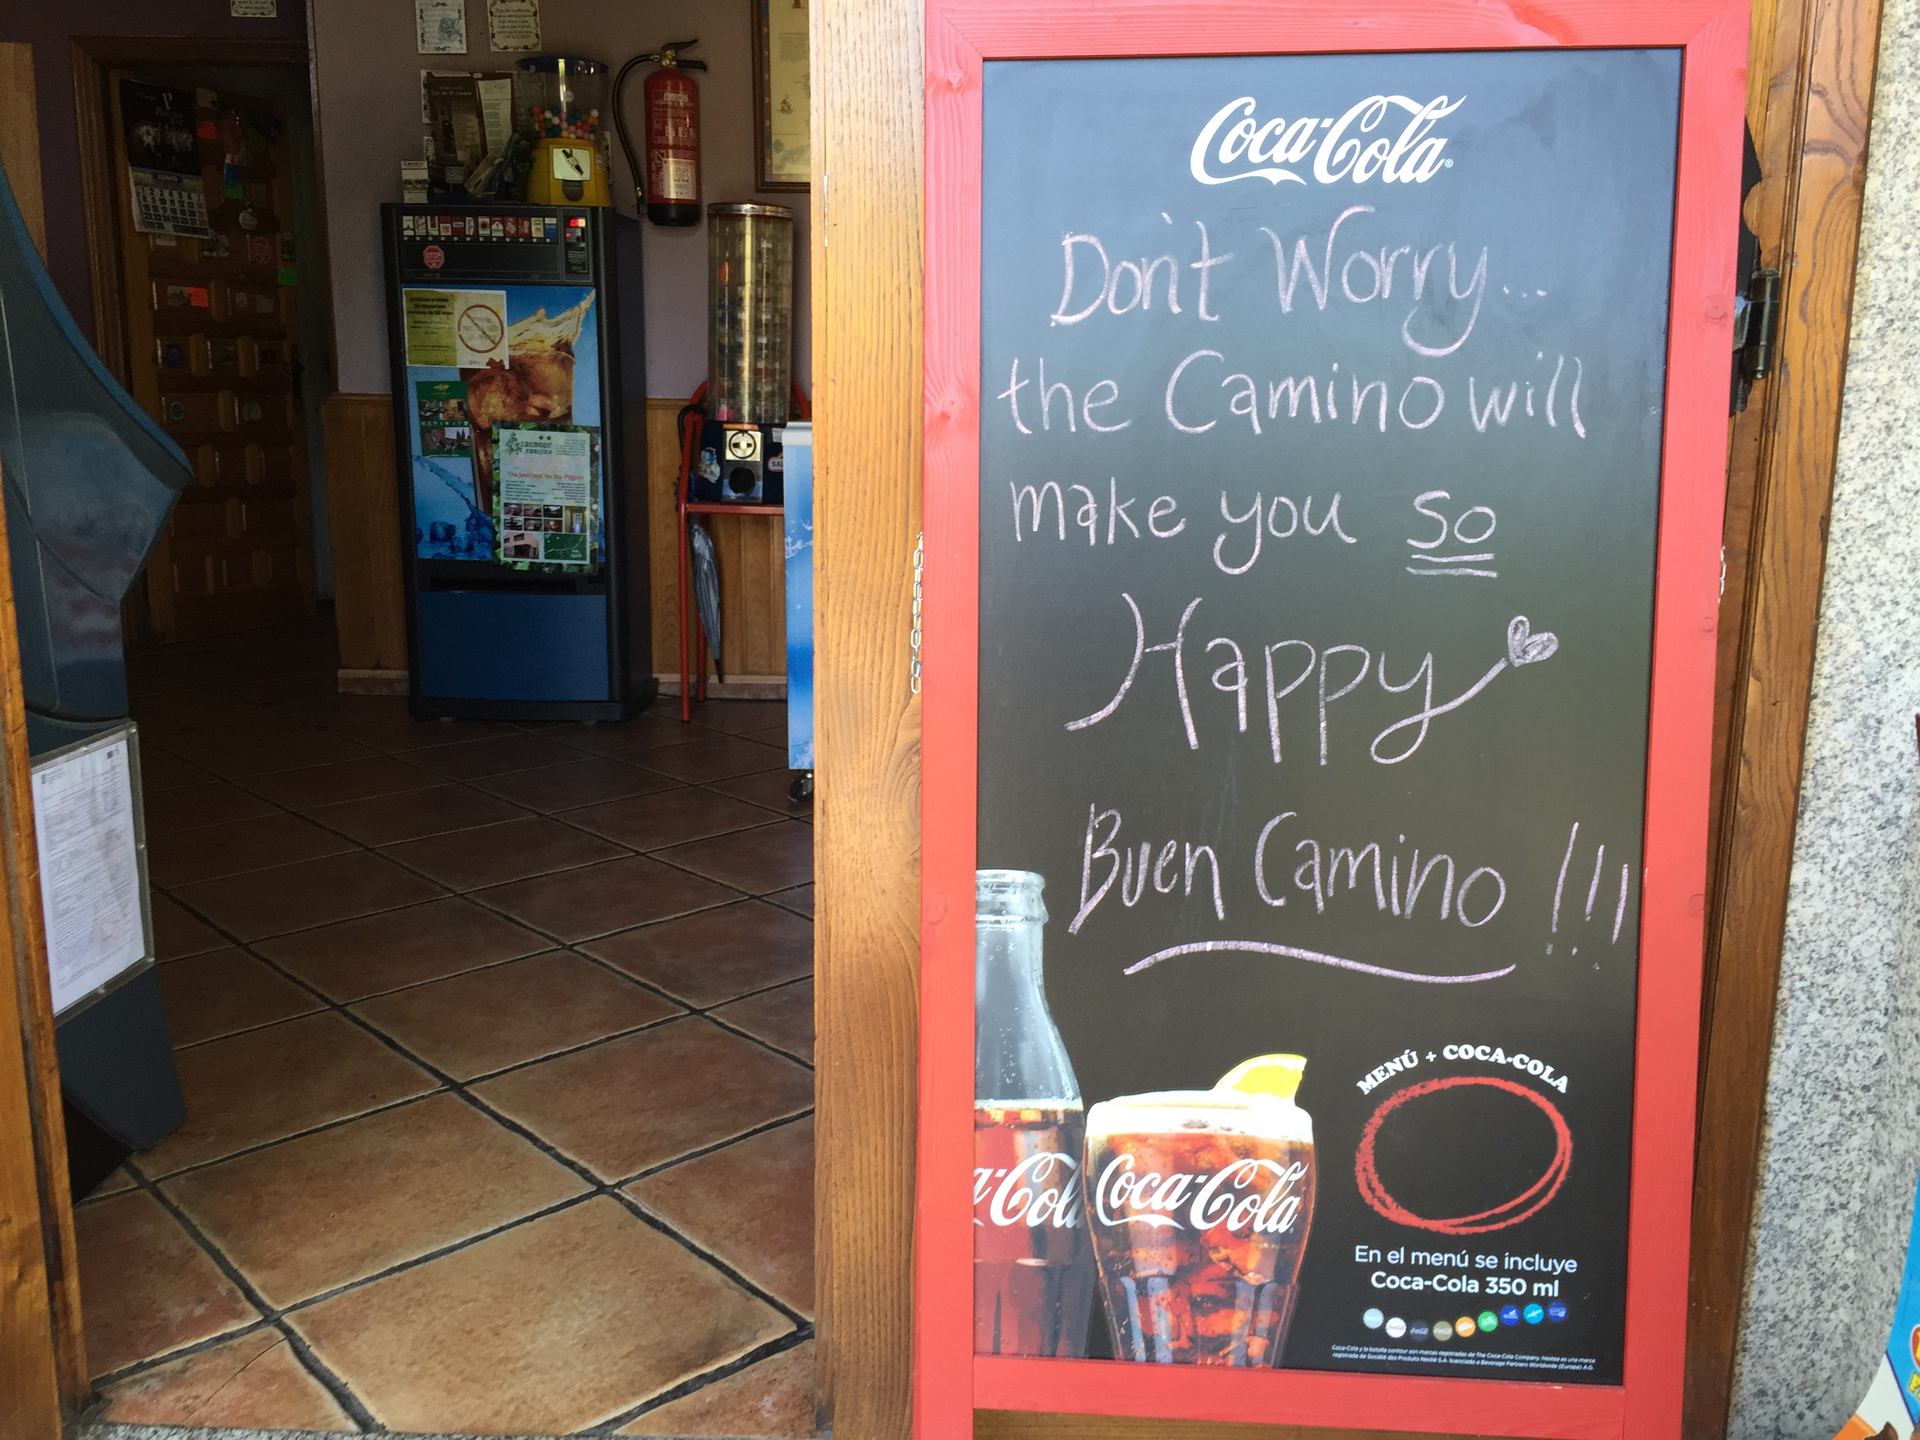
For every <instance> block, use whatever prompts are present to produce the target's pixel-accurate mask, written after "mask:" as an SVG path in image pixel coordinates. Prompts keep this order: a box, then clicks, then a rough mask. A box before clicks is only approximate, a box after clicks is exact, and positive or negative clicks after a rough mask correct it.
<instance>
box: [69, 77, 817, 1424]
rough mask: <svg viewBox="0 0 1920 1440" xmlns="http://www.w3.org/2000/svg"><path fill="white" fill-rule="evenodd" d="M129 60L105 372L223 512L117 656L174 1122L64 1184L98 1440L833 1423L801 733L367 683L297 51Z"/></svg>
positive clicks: (731, 716)
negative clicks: (130, 114) (205, 216)
mask: <svg viewBox="0 0 1920 1440" xmlns="http://www.w3.org/2000/svg"><path fill="white" fill-rule="evenodd" d="M111 43H112V44H113V45H117V46H119V47H120V50H119V51H112V50H110V49H108V48H107V46H106V42H101V43H100V44H99V45H95V43H94V42H82V45H81V46H80V47H79V48H80V49H82V50H83V52H84V62H83V63H84V64H87V65H91V66H92V67H93V70H92V74H93V76H94V78H95V79H96V80H97V81H98V82H99V83H98V84H97V85H96V86H94V87H93V90H91V91H89V90H84V89H83V92H82V93H96V92H97V93H98V94H99V96H100V99H101V106H100V113H99V114H98V115H97V116H94V117H93V123H95V124H97V125H98V127H99V132H98V133H97V134H96V135H95V136H94V141H95V143H94V145H93V147H92V152H93V156H94V159H95V160H96V161H99V160H100V158H101V157H103V156H104V157H105V161H104V163H105V165H106V167H107V168H106V171H105V173H104V174H103V175H96V176H95V177H93V179H92V180H91V181H90V183H89V193H90V196H93V197H94V198H96V199H97V198H99V197H105V201H110V202H112V203H113V204H114V205H116V206H119V207H120V208H119V209H118V210H111V209H105V208H103V204H104V202H103V203H101V204H90V206H89V219H90V230H91V231H93V232H94V234H93V243H94V244H95V246H96V247H97V246H99V245H100V243H101V239H102V237H103V236H105V237H110V241H109V244H108V251H107V259H106V262H104V263H105V265H106V268H109V269H110V270H111V271H112V275H111V277H110V278H111V280H112V287H110V288H109V290H108V293H109V294H114V293H117V296H118V299H117V301H116V302H115V303H110V304H101V303H99V297H100V293H101V285H100V284H99V283H97V284H96V311H97V313H98V314H99V315H100V316H101V325H102V329H103V332H104V331H105V330H106V329H107V328H108V326H109V322H111V323H112V325H113V327H114V329H115V335H114V336H106V335H104V334H103V338H102V343H101V348H102V351H103V354H105V355H106V358H107V359H108V363H109V365H110V367H113V368H116V369H118V370H119V372H120V373H121V374H122V375H123V376H124V377H126V378H127V379H128V380H129V382H130V384H129V388H130V389H132V390H133V393H134V394H135V395H136V397H137V398H139V399H141V400H142V402H143V404H146V405H147V406H148V408H149V411H150V413H152V414H154V416H155V418H156V419H157V420H159V421H160V423H161V424H162V425H163V426H164V427H166V428H168V429H169V430H170V432H172V433H174V434H175V436H176V438H177V439H179V440H180V441H181V443H182V446H183V448H184V449H186V451H187V453H188V455H189V457H190V458H191V459H193V460H194V462H195V472H196V473H195V480H196V483H195V485H194V486H193V487H191V488H190V491H189V495H188V497H186V498H185V499H183V503H182V505H181V507H180V508H179V510H178V511H177V512H176V519H175V521H174V522H173V525H172V527H171V530H170V533H169V535H168V537H167V539H166V540H165V541H164V542H163V545H162V549H161V551H160V552H159V553H158V554H156V557H155V559H154V561H153V563H152V565H151V567H150V574H149V577H148V583H147V584H146V586H145V587H144V589H143V590H141V591H140V592H139V594H138V595H136V597H135V598H134V601H133V603H132V604H131V605H130V607H129V609H130V611H131V612H132V614H131V615H130V619H131V620H132V622H133V624H132V625H131V626H130V641H131V643H130V645H129V654H128V679H129V692H130V696H131V709H132V715H133V718H134V719H135V721H136V722H137V723H138V725H139V728H140V743H141V759H142V769H143V782H144V792H145V793H144V799H145V818H146V825H147V835H148V857H149V870H150V882H151V890H152V906H153V916H154V926H155V934H156V943H157V951H158V957H159V961H160V964H159V969H158V975H159V983H160V990H161V993H162V995H163V997H164V1001H165V1006H166V1011H167V1018H168V1024H169V1027H170V1030H171V1041H172V1046H173V1053H174V1060H175V1065H176V1067H177V1070H178V1072H179V1076H180V1081H181V1087H182V1091H183V1093H184V1095H185V1099H186V1120H185V1123H184V1124H183V1125H181V1126H180V1128H179V1129H177V1130H175V1131H174V1132H173V1133H172V1134H170V1135H168V1136H167V1137H166V1138H165V1139H163V1140H161V1141H160V1142H159V1143H158V1144H156V1145H153V1146H151V1147H149V1148H146V1149H144V1150H140V1151H137V1152H135V1153H133V1154H131V1155H128V1156H127V1157H126V1159H125V1161H124V1163H122V1164H120V1165H119V1166H118V1167H117V1168H114V1169H113V1170H112V1171H111V1173H108V1174H106V1175H105V1176H104V1178H102V1177H101V1175H100V1174H99V1173H98V1172H97V1171H96V1172H95V1173H93V1174H89V1175H77V1176H76V1186H75V1195H74V1199H75V1202H76V1210H75V1222H76V1231H77V1236H78V1248H79V1261H80V1269H81V1289H82V1303H83V1310H84V1315H85V1325H86V1332H85V1340H86V1348H87V1353H88V1357H89V1370H90V1373H91V1375H92V1377H93V1379H94V1381H95V1384H96V1387H97V1390H98V1393H99V1396H100V1407H99V1409H98V1411H97V1413H96V1415H95V1417H94V1418H98V1419H101V1420H108V1421H125V1422H132V1423H148V1424H176V1425H192V1426H205V1427H233V1426H258V1427H271V1428H276V1429H281V1428H288V1429H291V1428H299V1429H314V1430H334V1431H344V1432H351V1431H384V1430H394V1431H405V1430H413V1431H431V1432H440V1433H449V1432H451V1433H458V1432H473V1433H502V1432H511V1433H521V1434H578V1433H593V1434H662V1433H669V1434H727V1435H742V1434H767V1435H794V1436H800V1435H811V1434H812V1433H814V1429H815V1423H814V1422H815V1409H816V1402H815V1388H814V1363H813V1307H814V1296H813V1220H812V1208H811V1198H812V1192H813V1185H812V1176H813V1088H814V1087H813V1073H812V1034H813V1001H812V978H811V976H812V918H811V917H812V831H811V813H810V805H808V804H805V803H801V804H796V803H795V802H793V801H792V800H791V799H790V798H789V794H788V779H789V777H788V772H787V769H786V755H785V711H784V708H783V707H782V706H780V705H779V704H777V703H766V702H751V701H715V702H710V703H707V704H705V705H702V706H700V707H697V708H696V710H695V712H694V716H693V719H692V722H691V723H682V722H680V721H679V720H678V719H677V717H675V716H672V715H669V714H668V713H667V712H666V710H665V709H664V708H662V707H655V709H653V710H651V711H649V712H647V713H643V714H642V715H640V716H639V717H637V718H635V719H633V720H631V721H626V722H621V723H618V724H613V723H605V724H598V725H587V724H558V723H545V722H516V723H507V722H486V721H459V722H454V721H431V720H429V721H420V720H414V719H411V718H410V717H409V716H408V714H407V709H406V702H405V700H404V699H403V698H401V697H398V696H375V695H343V694H340V693H339V691H338V669H339V664H340V660H339V654H338V643H337V636H336V633H335V629H334V625H333V619H332V612H331V606H330V604H329V603H328V602H327V599H326V595H327V590H328V585H327V578H326V577H327V574H328V563H327V561H328V555H329V552H330V550H331V549H332V548H334V547H338V546H342V545H349V544H352V543H354V537H352V536H350V535H339V534H335V535H333V536H332V537H331V538H330V537H329V536H328V533H327V530H326V528H325V518H324V517H325V514H326V507H325V503H324V490H323V487H324V457H323V456H322V455H321V454H320V453H319V452H318V449H317V445H318V437H319V434H320V427H319V423H318V410H317V406H318V402H319V399H321V398H324V395H325V394H326V392H327V391H328V390H330V389H331V382H330V378H329V373H328V365H327V364H326V362H325V356H326V353H327V350H328V349H329V348H330V347H329V346H328V344H327V339H326V322H325V316H326V314H327V307H326V304H325V297H324V294H323V293H321V292H319V291H318V290H316V289H314V288H312V287H314V286H317V285H318V284H320V283H322V282H323V281H324V274H325V267H324V264H323V256H322V251H321V241H320V232H319V229H318V226H317V224H316V223H314V217H316V216H317V214H318V207H319V203H320V201H319V196H318V187H317V184H315V183H311V180H312V176H313V175H314V174H315V170H314V167H313V164H312V145H313V140H312V126H311V110H310V107H309V106H308V103H307V100H306V94H305V80H306V75H305V69H304V65H305V60H304V57H303V56H302V57H299V58H298V59H297V60H296V59H294V58H292V57H286V58H283V59H276V58H274V57H264V58H263V57H262V56H260V55H249V56H245V57H240V58H241V59H245V60H246V61H247V63H246V64H244V65H243V64H241V63H240V59H236V58H235V57H231V56H222V55H220V54H218V53H214V52H215V50H216V49H217V47H214V46H211V45H202V46H200V49H201V51H203V52H205V53H197V54H188V53H182V52H180V51H177V50H172V51H170V50H167V49H166V42H145V41H121V42H111ZM181 43H182V44H184V42H181ZM88 46H94V48H92V49H90V50H89V49H87V47H88ZM140 53H147V54H148V55H149V62H148V63H142V62H140V61H139V60H138V55H139V54H140ZM83 78H84V76H83ZM122 81H129V82H133V83H135V84H145V85H150V86H159V87H164V88H167V89H170V90H173V91H176V92H179V93H181V94H185V93H188V92H191V95H192V103H193V106H194V110H195V112H196V115H198V112H200V111H202V110H206V111H209V112H211V116H212V122H213V126H214V130H215V139H216V140H217V141H219V143H221V144H222V145H223V146H224V145H226V144H227V143H228V139H229V138H231V137H222V136H221V135H220V126H221V121H222V117H223V116H226V115H229V114H232V115H235V116H237V117H238V118H237V119H236V120H234V121H233V122H231V123H230V125H229V129H230V130H232V131H233V134H234V136H236V137H237V138H238V140H239V146H238V153H239V154H240V155H241V157H242V160H241V162H240V163H238V164H237V165H236V166H235V167H234V168H235V170H236V171H237V172H238V173H237V174H234V175H230V176H227V177H224V178H225V179H226V180H227V182H228V183H227V184H226V185H225V187H224V188H225V189H226V190H227V193H226V194H225V195H223V196H220V197H218V199H219V200H220V201H223V202H226V204H227V206H228V208H229V209H230V210H232V211H233V213H234V214H235V215H236V216H237V214H238V213H239V211H240V210H242V209H250V210H252V211H253V212H254V213H255V216H256V219H257V221H258V222H259V223H257V224H256V225H255V226H254V227H250V228H249V227H245V226H241V227H239V229H238V230H237V231H235V230H233V229H232V228H231V227H227V228H225V229H223V228H222V226H221V225H220V224H218V223H215V224H214V225H212V226H211V227H210V228H213V229H214V230H215V232H216V233H217V234H224V236H225V239H226V246H225V250H224V253H221V249H220V247H219V246H216V245H211V244H207V245H202V244H198V243H196V244H195V245H193V246H191V247H189V246H185V245H181V244H179V243H177V242H176V244H174V245H172V246H169V245H165V244H156V243H153V242H154V241H155V240H156V239H157V238H159V237H156V236H154V235H151V234H148V233H143V232H138V231H135V230H133V229H132V228H131V227H130V225H129V224H126V223H117V222H116V221H115V219H114V216H115V215H116V214H118V215H119V216H120V221H122V222H124V221H125V219H126V213H125V206H124V204H123V203H122V201H121V196H122V195H123V193H124V191H125V189H126V185H127V172H126V169H125V166H126V164H127V159H126V152H125V148H124V147H125V143H126V142H125V139H124V135H125V118H126V117H125V115H124V113H123V112H120V113H117V112H116V110H115V108H114V105H115V103H116V101H118V100H119V99H120V96H121V94H122V85H121V82H122ZM209 96H210V97H212V99H211V103H204V102H207V100H208V97H209ZM87 123H88V121H87V120H86V119H85V118H84V117H83V129H84V128H85V126H86V125H87ZM116 136H118V137H120V139H119V142H118V143H119V144H120V145H121V147H122V148H121V149H120V150H119V151H115V150H114V148H113V142H115V140H116ZM256 137H257V138H258V139H259V140H260V141H261V142H263V143H261V144H258V145H256V144H254V143H253V141H254V139H255V138H256ZM203 138H204V137H203ZM276 146H279V147H281V149H280V150H278V151H276V150H275V148H274V147H276ZM303 146H304V151H303V150H302V147H303ZM87 151H88V147H87V146H86V145H83V156H84V155H85V154H86V153H87ZM260 154H271V155H272V164H271V168H272V170H273V176H272V177H270V178H268V179H261V178H258V172H259V171H260V170H261V169H264V168H266V167H263V166H257V165H254V164H253V163H251V161H250V160H249V159H248V157H252V156H256V155H260ZM303 173H304V174H305V175H306V176H307V177H308V181H309V183H308V186H307V189H306V191H305V193H306V196H307V199H306V200H305V201H304V202H303V201H302V199H301V189H300V180H299V177H300V176H301V175H302V174H303ZM282 180H284V182H285V185H286V198H285V199H284V200H283V199H282V198H281V195H280V194H279V193H278V192H275V191H274V190H273V188H272V187H273V186H275V185H278V184H280V183H281V181H282ZM259 185H266V186H268V187H269V188H268V190H267V192H265V193H263V192H262V191H259V190H250V189H249V187H250V186H259ZM235 186H237V187H238V189H239V192H240V193H239V194H238V195H237V196H236V195H234V194H233V193H232V191H233V189H234V188H235ZM208 199H209V201H210V202H212V201H214V200H215V199H216V197H214V196H212V195H209V196H208ZM275 206H284V208H285V209H286V210H287V211H289V212H290V213H291V215H292V217H293V218H292V220H291V223H287V224H282V223H280V218H281V217H280V212H279V210H277V209H274V208H273V207H275ZM303 208H304V211H305V218H304V220H303V218H302V211H303ZM95 222H104V223H105V224H106V226H107V228H106V229H104V230H101V229H99V228H98V226H97V224H96V223H95ZM303 226H305V227H310V228H303ZM303 236H310V237H311V238H303ZM256 237H259V238H262V239H265V238H268V237H271V240H272V248H273V252H274V253H273V254H272V255H271V256H269V255H268V254H267V246H266V245H264V244H262V245H259V246H255V245H254V244H253V243H252V241H253V240H254V239H255V238H256ZM289 237H291V238H290V239H289ZM240 257H244V259H242V258H240ZM289 260H290V262H291V263H290V265H289V264H283V263H281V262H283V261H289ZM269 261H271V262H272V265H271V269H272V272H273V274H272V280H271V281H270V282H269V281H268V280H266V279H265V278H264V275H263V274H262V273H257V272H262V271H264V270H265V269H266V268H267V267H268V262H269ZM102 268H103V262H101V260H100V257H99V256H97V255H96V265H95V273H96V280H97V282H98V278H99V276H100V273H101V270H102ZM289 268H291V269H293V270H295V271H296V275H295V276H294V279H295V280H296V281H297V285H296V286H291V287H290V286H289V285H288V283H287V278H286V276H285V274H284V272H285V271H286V270H287V269H289ZM242 271H244V272H245V273H240V272H242ZM113 287H117V289H116V288H113ZM287 288H297V289H299V290H300V292H301V295H300V303H299V304H298V305H297V306H296V305H295V304H294V303H293V302H291V301H289V300H288V299H287V298H286V296H285V293H284V292H285V290H286V289H287ZM196 291H197V292H200V293H198V294H195V293H193V292H196ZM176 292H185V293H182V294H180V295H178V296H177V295H176ZM241 295H245V296H246V297H247V304H246V305H245V306H244V307H241V306H239V305H238V304H237V303H236V302H237V297H239V296H241ZM268 295H272V296H273V301H272V304H271V305H264V306H263V304H262V297H264V296H268ZM216 296H219V297H221V298H220V299H219V302H218V304H216V303H215V297H216ZM263 309H264V310H266V311H267V313H268V315H269V316H271V317H273V318H274V319H276V320H278V321H279V322H280V333H279V335H278V336H275V335H274V334H272V333H269V332H271V330H272V328H273V327H272V325H270V324H269V325H261V324H260V323H259V322H260V319H261V314H262V311H263ZM143 326H144V327H145V328H143ZM316 327H317V328H316ZM275 343H279V344H281V345H283V346H284V347H285V348H284V350H283V351H282V352H281V354H282V357H283V359H282V362H281V364H280V367H279V369H280V372H281V373H279V374H277V375H272V376H269V378H270V379H272V380H273V382H274V387H277V388H273V387H269V386H268V385H267V384H266V383H265V382H264V381H262V378H261V377H262V376H264V375H267V374H268V372H269V371H270V370H272V369H273V368H274V367H273V366H271V365H262V364H261V354H260V352H261V351H262V350H263V349H266V350H267V351H268V352H269V356H268V358H269V359H271V347H272V346H273V345H274V344H275ZM170 346H171V347H174V349H172V350H171V351H170V350H169V347H170ZM249 350H251V352H252V353H251V358H248V354H247V352H248V351H249ZM175 361H177V362H179V363H170V362H175ZM249 371H250V372H251V373H248V372H249ZM143 387H144V388H143ZM316 391H317V393H315V392H316ZM275 403H278V404H279V405H280V407H281V408H280V409H279V410H278V411H275V410H273V409H272V408H271V407H272V406H273V405H274V404H275ZM170 405H172V406H173V407H175V408H169V407H170ZM250 405H252V406H257V407H259V413H258V414H253V413H251V412H250V411H249V409H248V408H247V407H248V406H250ZM276 416H284V417H286V419H285V423H284V424H277V423H275V417H276ZM249 427H254V428H252V429H249ZM201 491H204V492H205V493H204V494H201V493H199V492H201ZM263 555H264V556H265V558H264V559H262V558H261V557H262V556H263ZM109 1163H111V1157H109ZM102 1168H104V1167H102ZM83 1190H84V1192H85V1193H82V1192H83Z"/></svg>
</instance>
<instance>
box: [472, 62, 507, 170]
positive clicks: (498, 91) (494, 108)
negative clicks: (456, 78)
mask: <svg viewBox="0 0 1920 1440" xmlns="http://www.w3.org/2000/svg"><path fill="white" fill-rule="evenodd" d="M478 88H479V90H480V123H481V124H482V125H484V126H485V127H486V131H487V154H489V155H504V154H506V153H507V143H508V142H509V141H510V140H512V139H513V80H512V78H511V77H507V78H504V79H499V80H482V81H481V82H480V83H479V87H478Z"/></svg>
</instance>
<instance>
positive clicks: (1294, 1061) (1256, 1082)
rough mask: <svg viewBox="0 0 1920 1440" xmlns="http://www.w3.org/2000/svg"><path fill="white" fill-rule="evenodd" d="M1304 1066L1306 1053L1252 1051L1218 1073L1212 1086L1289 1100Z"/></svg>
mask: <svg viewBox="0 0 1920 1440" xmlns="http://www.w3.org/2000/svg"><path fill="white" fill-rule="evenodd" d="M1306 1069H1307V1057H1306V1056H1304V1055H1256V1056H1254V1057H1253V1059H1251V1060H1242V1061H1241V1062H1240V1063H1239V1064H1238V1065H1236V1066H1234V1067H1233V1069H1231V1070H1229V1071H1228V1072H1227V1073H1226V1074H1224V1075H1222V1076H1221V1077H1220V1080H1219V1083H1217V1084H1216V1085H1215V1086H1214V1087H1213V1088H1214V1089H1216V1090H1238V1091H1239V1092H1240V1093H1241V1094H1243V1095H1273V1096H1277V1097H1278V1098H1279V1099H1282V1100H1291V1099H1293V1096H1294V1092H1295V1091H1296V1090H1298V1089H1299V1088H1300V1077H1301V1076H1302V1075H1303V1074H1305V1073H1306Z"/></svg>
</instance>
